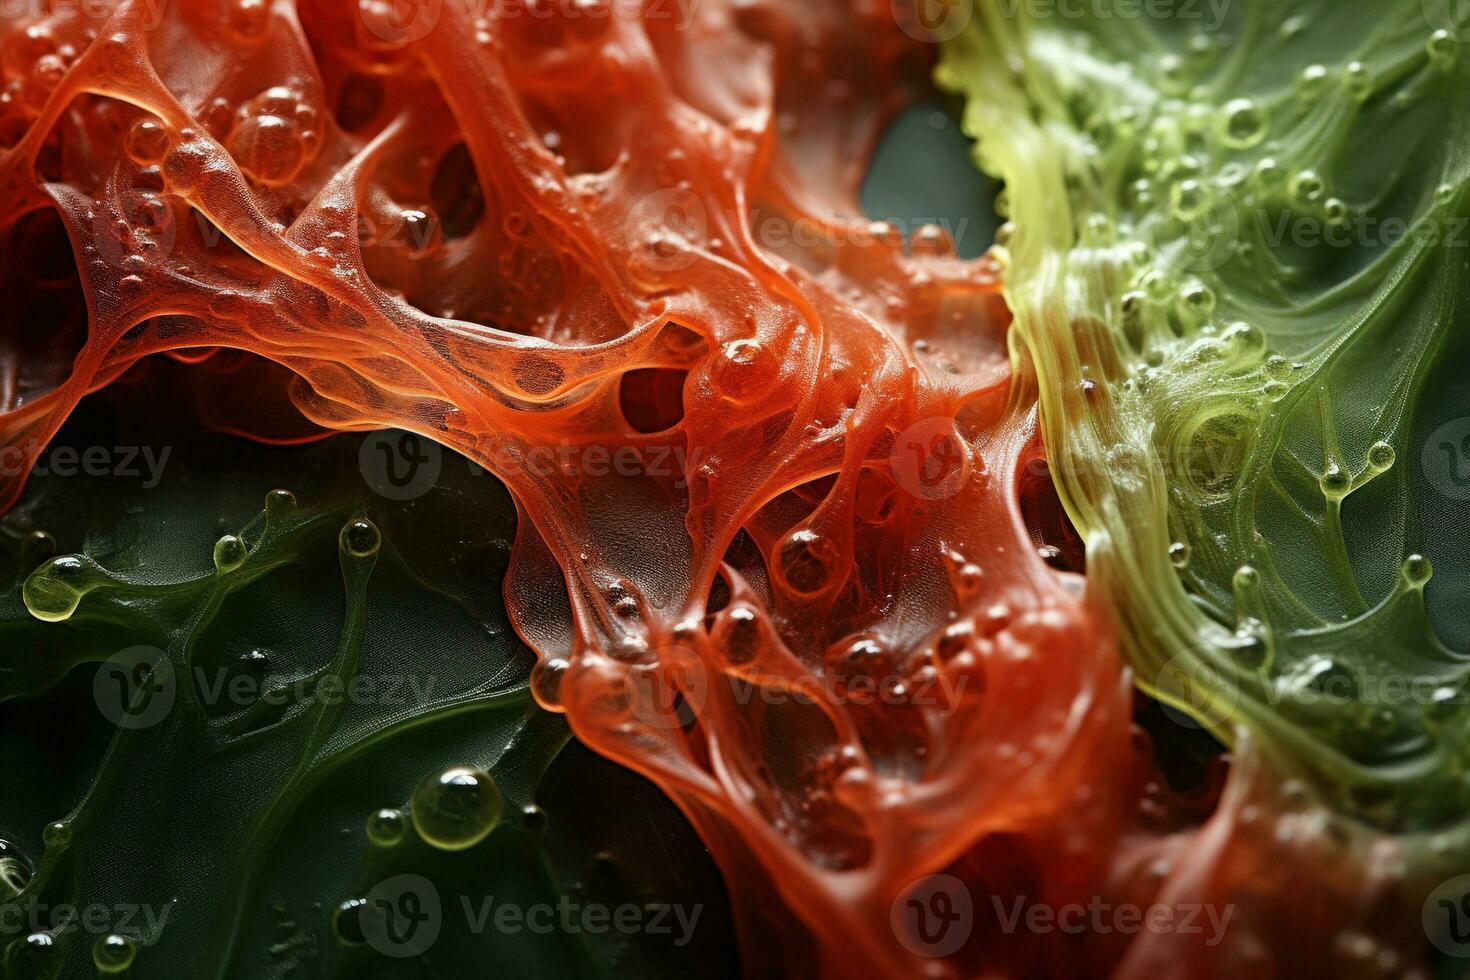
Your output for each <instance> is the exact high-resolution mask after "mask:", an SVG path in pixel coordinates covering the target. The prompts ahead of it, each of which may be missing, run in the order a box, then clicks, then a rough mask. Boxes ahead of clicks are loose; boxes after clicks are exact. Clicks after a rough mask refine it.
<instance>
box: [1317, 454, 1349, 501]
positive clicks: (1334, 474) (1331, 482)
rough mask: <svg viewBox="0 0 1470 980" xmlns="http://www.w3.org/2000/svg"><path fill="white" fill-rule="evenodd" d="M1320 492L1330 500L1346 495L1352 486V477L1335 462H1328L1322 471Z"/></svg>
mask: <svg viewBox="0 0 1470 980" xmlns="http://www.w3.org/2000/svg"><path fill="white" fill-rule="evenodd" d="M1320 482H1321V484H1322V492H1323V493H1324V494H1326V496H1327V497H1328V499H1330V500H1340V499H1342V498H1343V497H1344V496H1346V495H1347V492H1348V490H1349V489H1351V488H1352V483H1353V479H1352V477H1351V476H1350V475H1349V474H1348V471H1347V470H1345V469H1343V468H1342V467H1341V466H1338V465H1337V464H1336V463H1329V464H1328V466H1327V469H1325V470H1324V471H1323V472H1322V478H1321V481H1320Z"/></svg>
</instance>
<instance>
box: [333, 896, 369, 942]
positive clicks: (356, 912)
mask: <svg viewBox="0 0 1470 980" xmlns="http://www.w3.org/2000/svg"><path fill="white" fill-rule="evenodd" d="M367 908H368V902H367V899H365V898H349V899H348V900H347V901H345V902H343V903H342V904H341V905H339V906H337V908H336V910H335V911H334V912H333V913H332V932H333V933H335V934H336V936H337V938H338V939H339V940H341V941H342V942H343V943H345V944H347V945H348V946H361V945H362V944H363V943H365V942H367V937H366V936H364V935H363V932H362V914H363V912H365V911H367Z"/></svg>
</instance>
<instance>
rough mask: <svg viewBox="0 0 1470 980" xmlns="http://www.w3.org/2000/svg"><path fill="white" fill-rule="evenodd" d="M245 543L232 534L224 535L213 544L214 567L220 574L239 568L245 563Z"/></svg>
mask: <svg viewBox="0 0 1470 980" xmlns="http://www.w3.org/2000/svg"><path fill="white" fill-rule="evenodd" d="M246 554H247V552H246V550H245V542H244V541H241V540H240V539H239V538H238V537H236V536H235V535H233V534H226V535H225V536H224V537H222V538H220V539H219V540H218V541H216V542H215V543H214V567H215V568H216V569H218V570H219V571H221V572H230V571H234V570H235V569H237V568H239V567H240V566H241V565H242V564H243V563H244V561H245V556H246Z"/></svg>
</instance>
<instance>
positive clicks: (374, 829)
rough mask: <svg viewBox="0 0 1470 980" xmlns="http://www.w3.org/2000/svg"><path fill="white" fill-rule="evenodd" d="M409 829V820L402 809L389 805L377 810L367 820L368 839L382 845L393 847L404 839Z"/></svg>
mask: <svg viewBox="0 0 1470 980" xmlns="http://www.w3.org/2000/svg"><path fill="white" fill-rule="evenodd" d="M407 830H408V821H407V820H406V819H404V816H403V811H402V810H395V809H393V808H392V807H387V808H384V809H382V810H379V811H377V812H376V813H374V814H373V815H372V816H370V817H368V820H367V835H368V840H370V841H372V842H373V843H374V844H378V845H380V846H382V847H392V846H393V845H395V844H397V843H398V842H399V841H401V840H403V835H404V833H405V832H406V831H407Z"/></svg>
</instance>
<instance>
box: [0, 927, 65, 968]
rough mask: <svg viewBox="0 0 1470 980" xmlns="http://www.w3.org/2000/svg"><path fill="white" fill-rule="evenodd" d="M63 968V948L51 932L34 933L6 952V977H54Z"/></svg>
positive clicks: (11, 946) (14, 944)
mask: <svg viewBox="0 0 1470 980" xmlns="http://www.w3.org/2000/svg"><path fill="white" fill-rule="evenodd" d="M60 966H61V948H60V947H59V946H58V945H57V944H56V937H54V936H52V935H51V933H49V932H33V933H31V934H30V935H29V936H25V937H22V938H20V939H17V940H16V941H15V942H13V943H11V944H10V946H9V947H8V948H7V949H6V950H5V967H6V970H5V972H6V975H7V976H12V977H38V978H39V977H54V976H55V975H56V971H57V970H58V969H59V968H60Z"/></svg>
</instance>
